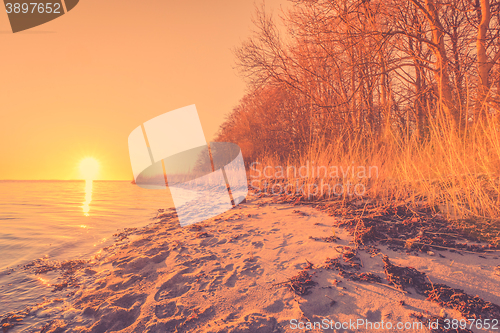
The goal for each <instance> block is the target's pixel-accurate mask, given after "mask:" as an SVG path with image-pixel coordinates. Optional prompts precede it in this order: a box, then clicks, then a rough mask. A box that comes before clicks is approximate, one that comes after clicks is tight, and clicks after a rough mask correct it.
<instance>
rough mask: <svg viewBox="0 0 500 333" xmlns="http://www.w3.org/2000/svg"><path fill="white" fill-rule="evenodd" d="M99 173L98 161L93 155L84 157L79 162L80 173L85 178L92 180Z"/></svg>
mask: <svg viewBox="0 0 500 333" xmlns="http://www.w3.org/2000/svg"><path fill="white" fill-rule="evenodd" d="M98 173H99V162H98V161H97V160H96V159H95V158H93V157H86V158H84V159H83V160H82V161H81V162H80V175H81V177H82V178H83V179H85V180H94V179H95V178H96V177H97V174H98Z"/></svg>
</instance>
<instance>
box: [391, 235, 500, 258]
mask: <svg viewBox="0 0 500 333" xmlns="http://www.w3.org/2000/svg"><path fill="white" fill-rule="evenodd" d="M383 240H388V241H399V242H404V243H406V241H407V240H406V239H400V238H391V237H389V238H386V239H383ZM412 244H417V245H426V246H430V247H436V248H439V249H445V250H453V251H460V252H465V253H471V254H485V255H490V256H493V255H495V254H493V253H484V252H499V251H500V250H483V251H484V252H474V251H467V250H462V249H459V248H456V247H448V246H441V245H434V244H427V243H421V242H413V241H412Z"/></svg>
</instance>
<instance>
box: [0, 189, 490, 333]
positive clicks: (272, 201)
mask: <svg viewBox="0 0 500 333" xmlns="http://www.w3.org/2000/svg"><path fill="white" fill-rule="evenodd" d="M314 206H316V205H311V204H307V205H301V204H300V202H299V201H294V202H292V203H286V202H283V200H281V201H280V200H279V199H278V198H276V197H274V198H273V197H266V196H262V195H261V196H252V195H250V196H249V197H248V198H247V201H246V202H245V203H242V204H241V205H239V206H238V207H236V208H235V209H232V210H230V211H228V212H226V213H224V214H222V215H220V216H218V217H216V218H212V219H209V220H207V221H205V222H203V223H199V224H195V225H191V226H188V227H184V228H182V227H180V226H179V224H178V221H177V219H176V218H175V213H173V212H172V211H170V210H167V212H166V213H163V214H162V215H160V216H159V218H158V219H156V220H155V222H153V223H151V224H149V225H148V226H146V227H143V228H140V229H124V230H123V231H122V232H121V233H118V234H116V235H115V237H116V242H115V244H113V245H112V246H110V247H108V248H105V249H103V250H102V251H100V253H98V254H97V255H96V256H94V257H93V258H92V259H90V260H89V261H87V262H81V263H80V264H79V265H78V264H66V266H64V265H60V266H59V267H57V268H56V269H55V270H59V271H60V272H61V274H62V276H64V275H65V276H66V278H67V281H64V279H63V281H62V282H61V284H60V285H59V288H61V290H65V291H67V292H68V294H67V297H65V298H64V297H63V298H59V299H56V300H47V301H46V302H45V303H43V304H39V305H37V306H36V307H33V308H32V309H31V310H30V311H29V313H26V315H25V316H24V317H22V316H21V317H20V318H21V319H22V320H19V321H7V322H5V323H8V324H12V326H11V327H10V329H9V330H8V331H9V332H25V331H26V332H28V331H30V330H34V329H39V331H42V332H63V331H64V332H107V331H119V332H296V331H301V330H306V329H308V328H311V330H310V331H312V332H316V331H317V332H323V331H326V332H333V331H339V332H343V331H345V332H351V331H352V332H354V331H356V332H369V331H373V330H374V329H373V327H370V326H366V325H368V324H370V323H371V325H373V324H375V325H377V323H378V325H381V324H380V323H381V322H382V321H383V322H384V323H385V325H387V323H388V322H390V323H391V325H398V324H403V325H406V324H408V325H413V326H412V328H411V329H406V330H405V331H409V332H411V331H415V332H430V331H431V329H429V323H430V322H432V321H434V320H435V318H441V319H442V320H444V319H446V318H447V319H450V320H452V319H457V320H460V319H463V317H462V314H461V313H460V312H459V311H457V310H456V309H451V308H448V307H446V306H443V305H440V304H439V303H437V302H431V301H429V300H426V297H425V296H424V295H420V294H418V293H416V292H415V290H414V289H413V288H411V286H410V287H405V288H399V287H397V286H395V285H394V284H389V283H388V281H387V277H386V274H385V271H384V269H387V266H384V261H383V256H388V258H390V261H391V263H392V264H395V265H397V266H401V267H412V268H415V269H416V270H417V271H418V272H422V273H425V274H426V276H427V277H428V279H429V280H430V281H432V283H433V284H435V285H441V284H442V285H449V286H450V287H452V288H457V289H461V290H463V291H464V293H465V294H468V295H472V296H475V295H478V297H479V298H481V299H484V300H485V301H489V302H492V303H493V304H500V290H498V283H499V282H500V276H499V275H497V273H498V272H497V271H496V270H495V268H496V266H497V265H498V256H496V255H495V253H493V252H492V253H489V254H488V255H484V254H481V253H477V254H473V253H460V251H455V252H450V251H439V252H438V251H436V250H434V249H433V250H432V251H427V252H422V253H420V254H419V253H415V252H408V251H404V250H401V249H399V250H398V249H392V250H391V249H389V247H388V246H387V245H381V246H376V248H377V249H378V250H379V251H380V252H378V253H376V252H374V251H371V250H370V249H371V248H368V247H367V248H364V249H363V248H362V247H360V248H359V249H358V247H359V246H358V245H356V244H355V243H354V244H353V239H355V238H356V235H354V237H353V235H352V234H351V233H349V232H348V230H347V229H348V228H339V227H338V226H337V225H338V224H339V222H341V221H343V220H345V218H341V217H338V216H331V214H328V213H327V212H325V211H321V210H320V209H317V207H314ZM351 250H352V251H355V252H353V253H355V254H354V255H346V253H349V251H351ZM367 250H368V251H367ZM407 252H408V253H407ZM327 258H330V261H328V259H327ZM336 258H337V259H338V260H342V259H343V260H344V261H338V262H339V263H340V262H342V263H343V264H342V265H344V266H342V267H344V268H345V269H346V272H347V273H345V272H344V273H343V274H342V272H340V271H339V270H336V269H334V268H332V265H328V262H330V263H331V262H332V260H331V259H333V260H335V259H336ZM346 258H348V259H346ZM353 264H356V265H358V266H359V270H352V271H350V270H349V269H350V268H349V267H347V268H346V266H345V265H347V266H353ZM350 272H353V273H350ZM339 273H341V274H339ZM362 273H365V274H367V273H370V274H373V276H374V277H375V280H377V279H378V278H376V277H377V276H378V277H379V278H380V280H379V281H380V282H376V283H373V282H375V281H372V282H367V281H364V280H363V279H365V278H366V277H367V276H368V275H359V274H362ZM349 274H353V275H349ZM342 275H343V276H342ZM359 276H361V277H362V279H361V281H355V280H356V277H359ZM72 279H73V280H72ZM366 279H367V280H370V279H369V278H366ZM68 281H69V283H66V285H65V282H68ZM71 281H77V282H74V284H71ZM51 287H52V288H56V287H57V286H51ZM419 315H421V316H420V317H419ZM14 319H15V318H14ZM489 319H495V318H489ZM496 319H497V320H498V319H500V318H496ZM361 321H362V322H361ZM353 322H355V323H356V325H355V326H353ZM5 323H3V324H5ZM314 323H319V326H316V328H315V327H314ZM339 323H340V324H339ZM345 323H349V325H348V327H343V326H342V324H345ZM418 323H421V324H422V323H425V324H422V325H423V326H422V328H421V329H418V328H419V326H415V325H418ZM442 323H444V322H442ZM358 324H361V325H358ZM308 325H309V326H308ZM311 325H313V326H311ZM320 325H323V326H320ZM335 325H337V327H336V326H335ZM338 325H340V326H338ZM327 326H328V327H327ZM353 327H355V328H354V329H353ZM5 328H6V326H4V330H5ZM384 331H393V330H392V329H388V327H387V326H382V327H380V326H379V328H378V329H377V332H384ZM471 331H473V332H481V331H484V330H478V329H476V328H475V327H472V330H471ZM464 332H465V331H464Z"/></svg>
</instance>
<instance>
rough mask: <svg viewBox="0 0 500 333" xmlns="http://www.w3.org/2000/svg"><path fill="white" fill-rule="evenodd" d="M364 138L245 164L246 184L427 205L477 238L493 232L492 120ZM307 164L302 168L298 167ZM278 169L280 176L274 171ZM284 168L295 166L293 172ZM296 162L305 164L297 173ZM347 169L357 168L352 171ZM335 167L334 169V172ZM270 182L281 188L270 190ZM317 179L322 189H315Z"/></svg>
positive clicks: (495, 169)
mask: <svg viewBox="0 0 500 333" xmlns="http://www.w3.org/2000/svg"><path fill="white" fill-rule="evenodd" d="M366 142H367V140H365V141H364V142H363V143H361V140H360V141H359V142H351V143H349V144H348V149H344V148H345V147H346V142H343V141H342V139H339V140H338V141H337V142H334V143H330V144H328V145H326V144H324V143H323V142H322V141H321V140H317V141H316V142H314V143H313V144H312V145H311V147H310V149H309V151H308V152H305V153H302V154H300V155H299V157H297V158H294V159H289V160H288V161H286V162H282V161H279V160H278V159H277V158H275V157H264V158H262V159H260V160H259V163H260V164H254V165H253V167H251V169H250V181H251V182H252V183H251V185H252V186H253V187H254V188H257V187H258V188H260V189H261V190H262V189H264V190H267V191H268V192H269V191H271V192H274V193H282V192H283V190H282V189H283V188H286V190H287V191H289V192H290V191H291V192H294V193H296V192H299V193H301V194H302V195H305V196H306V197H307V199H308V200H322V199H328V200H343V201H346V202H350V201H351V200H352V199H370V202H376V203H377V204H380V205H385V204H388V203H390V202H392V203H394V202H405V203H406V204H407V205H408V206H410V207H411V206H418V205H421V204H422V203H426V204H429V205H431V206H432V207H434V208H435V210H436V212H439V213H441V214H442V215H445V216H446V217H448V218H449V219H451V220H453V221H455V222H456V223H458V224H460V225H461V226H462V227H463V228H465V229H469V230H470V231H471V232H472V233H476V234H477V235H478V236H482V237H486V238H490V237H498V236H499V235H498V232H499V231H500V230H499V229H500V228H499V227H500V177H499V176H500V122H499V119H498V118H493V117H489V118H488V119H485V120H484V121H482V122H478V123H476V124H472V123H470V125H469V126H468V127H467V128H463V129H455V128H452V126H451V125H450V123H449V122H447V121H445V120H443V119H439V118H435V119H434V122H433V123H431V127H430V129H429V135H428V139H427V140H425V141H422V140H417V139H414V138H412V137H410V138H408V137H406V138H401V137H397V136H395V135H394V134H393V133H388V135H386V137H385V138H384V139H383V140H379V141H375V140H372V141H368V142H369V143H368V144H367V143H366ZM308 163H309V170H307V169H306V167H305V166H306V165H307V164H308ZM266 166H270V167H272V168H269V167H268V169H267V170H266V171H267V173H266V174H265V175H264V168H265V167H266ZM280 166H281V167H282V168H283V169H284V171H283V173H280V172H279V170H280ZM287 166H289V168H288V169H287ZM291 166H295V170H297V171H295V173H294V169H293V168H292V167H291ZM300 166H304V167H303V168H302V169H301V171H302V173H300V174H299V173H298V169H299V167H300ZM318 166H320V167H326V168H327V170H329V173H328V174H327V175H326V174H325V173H324V170H325V169H324V168H322V169H318ZM352 166H354V167H355V170H356V172H354V174H353V173H352ZM335 167H337V168H338V169H339V172H338V177H337V174H335ZM340 167H342V168H343V171H344V172H345V171H346V169H347V167H350V168H349V169H348V170H349V172H347V173H345V174H343V173H342V172H341V169H340ZM359 167H363V168H364V170H365V174H363V173H360V172H358V171H359V170H362V169H359ZM370 167H372V169H371V171H372V174H371V177H369V172H368V171H369V170H370ZM374 167H376V168H374ZM375 170H378V174H377V173H376V172H375ZM287 171H288V172H287ZM318 171H319V173H320V175H318ZM330 171H333V173H332V172H330ZM330 176H333V177H330ZM277 183H279V184H281V187H280V186H278V185H274V187H273V188H270V187H269V184H277ZM266 184H268V186H267V188H266ZM322 184H323V191H320V190H319V188H320V187H322V186H321V185H322ZM325 184H329V185H330V188H331V187H333V186H335V185H336V184H342V185H343V186H344V189H347V190H349V184H351V186H350V188H351V192H354V191H352V189H353V185H352V184H362V185H363V187H364V189H365V191H363V192H364V193H363V195H358V194H360V192H362V191H361V190H360V189H361V188H362V187H361V185H359V187H358V191H356V192H354V193H346V192H347V191H345V190H344V191H343V193H342V194H341V191H340V187H339V186H338V185H337V191H331V190H329V188H328V186H326V185H325ZM303 185H304V186H303ZM316 186H318V190H316Z"/></svg>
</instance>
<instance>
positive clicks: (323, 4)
mask: <svg viewBox="0 0 500 333" xmlns="http://www.w3.org/2000/svg"><path fill="white" fill-rule="evenodd" d="M269 3H270V2H262V3H256V4H255V5H254V8H253V16H252V17H253V23H252V31H253V32H252V34H251V35H250V36H248V37H245V38H241V39H240V41H239V42H238V43H236V42H235V43H233V44H232V49H231V57H230V60H229V57H228V60H227V61H226V60H224V61H226V62H227V64H226V65H227V66H233V67H234V70H235V71H236V73H237V74H238V75H239V78H240V79H242V80H243V81H244V82H245V87H244V94H243V95H240V96H239V98H240V99H239V102H235V104H233V105H232V110H227V112H226V113H225V118H224V119H220V121H219V123H217V129H216V130H215V131H214V135H213V140H211V141H214V142H229V143H234V144H237V145H238V146H239V148H240V149H241V155H242V157H243V160H244V165H245V171H246V179H247V183H248V195H247V196H246V198H245V199H244V200H243V201H242V202H241V203H239V204H237V202H236V201H235V198H233V197H231V200H232V204H233V206H234V207H233V208H232V209H229V210H227V211H226V212H224V213H222V214H219V215H217V216H212V217H210V218H207V219H205V220H203V221H200V222H198V223H194V224H190V225H187V226H181V224H180V222H179V221H180V215H181V213H180V211H179V217H178V215H177V213H178V211H176V209H175V205H174V203H173V201H171V202H168V203H165V204H162V203H161V202H156V201H155V202H154V204H155V205H154V207H152V205H151V202H150V201H149V202H150V203H149V204H148V205H149V206H148V207H147V209H146V210H145V211H144V218H143V223H137V214H135V215H134V225H127V224H126V223H123V224H120V225H115V224H111V222H103V225H104V224H106V223H110V224H109V225H112V226H113V229H114V230H116V233H114V235H113V236H111V235H109V236H108V237H107V239H105V240H102V241H101V242H98V243H97V246H96V245H94V246H95V249H93V251H86V252H85V253H84V255H80V256H76V255H74V256H66V257H64V256H59V257H57V256H55V257H54V256H52V257H51V256H45V257H43V256H42V257H40V258H37V259H36V258H30V260H24V261H21V259H19V260H20V261H19V262H16V264H17V265H12V266H11V267H8V268H5V269H3V270H1V271H0V284H2V283H1V281H2V280H1V279H2V277H3V278H7V277H8V276H17V275H16V274H20V272H22V273H23V274H26V276H30V277H31V278H36V279H38V280H39V281H42V282H43V281H45V282H44V283H43V288H44V289H43V290H45V294H44V297H43V298H36V297H35V298H34V300H33V302H30V303H27V304H23V306H22V308H21V307H14V306H13V304H10V303H9V302H3V301H2V302H1V304H2V307H5V308H6V310H5V312H3V315H2V317H0V326H1V327H2V329H3V332H5V333H6V332H42V333H59V332H75V333H76V332H89V333H103V332H122V333H126V332H130V333H132V332H149V333H155V332H158V333H159V332H162V333H163V332H213V333H216V332H226V333H237V332H238V333H243V332H248V333H264V332H269V333H274V332H304V331H307V332H476V333H477V332H500V63H499V61H500V38H499V37H500V0H345V1H340V0H314V1H311V0H290V1H285V3H286V4H285V5H283V6H281V7H279V8H274V10H270V9H269V8H268V7H267V6H269ZM75 11H76V9H75ZM227 30H230V28H228V29H227ZM197 52H198V51H197ZM201 53H203V52H201ZM179 63H180V62H179ZM186 66H187V65H186ZM207 66H208V65H207ZM186 68H187V67H186ZM203 68H205V67H203ZM207 68H208V67H207ZM205 69H206V68H205ZM195 70H196V69H195ZM207 70H208V69H207ZM169 73H170V72H169ZM138 81H140V80H137V81H135V83H134V84H135V85H137V82H138ZM140 82H142V81H140ZM192 82H194V80H192ZM207 82H208V81H207ZM210 82H211V81H210ZM162 94H163V92H162ZM144 96H146V97H144V100H149V95H144ZM241 96H243V97H241ZM120 98H124V99H125V98H127V96H122V97H120ZM130 98H132V97H130ZM162 98H164V97H163V95H162ZM172 98H173V97H172ZM190 104H192V103H190ZM185 105H188V104H187V103H186V104H185ZM172 109H174V108H173V107H172ZM199 109H200V110H201V109H202V107H199ZM130 112H132V111H130ZM141 117H142V118H141ZM141 117H138V118H134V122H133V124H135V125H133V126H132V125H130V126H128V127H127V130H130V131H131V130H132V128H134V126H137V124H140V123H141V122H143V121H144V120H145V119H147V117H144V116H141ZM125 118H126V117H124V119H125ZM151 118H152V117H151ZM209 118H211V115H209V114H203V113H201V112H200V119H201V120H202V123H203V124H205V122H207V123H208V121H207V120H206V119H209ZM139 119H140V121H139ZM131 124H132V122H131ZM144 128H145V127H144V126H143V127H142V130H143V131H144V133H146V129H144ZM141 133H142V132H141ZM141 135H142V134H141ZM124 142H125V141H124ZM149 145H150V143H149V142H148V143H147V147H148V148H149V149H150V150H149V154H150V156H151V161H152V160H153V157H152V156H153V155H152V153H151V147H150V146H149ZM213 145H214V144H211V147H212V148H211V149H212V150H210V154H213V152H214V151H215V150H214V149H213V147H214V146H213ZM145 147H146V144H145ZM207 154H208V153H207ZM207 156H209V159H208V161H210V158H212V155H207ZM148 158H149V157H148ZM125 159H126V158H125ZM212 159H213V158H212ZM102 160H103V161H104V159H102ZM99 162H100V161H97V160H93V159H90V160H88V159H87V160H84V161H83V162H82V164H81V165H80V167H81V169H82V171H81V173H82V175H83V176H84V177H83V179H85V181H86V182H85V186H86V192H85V193H86V195H87V197H86V198H87V199H86V201H85V202H86V204H85V203H84V205H83V207H84V213H85V214H87V215H86V216H92V214H93V210H92V209H93V208H92V207H93V206H92V205H94V204H95V205H98V204H99V202H100V201H97V203H96V202H95V199H94V201H92V193H94V195H99V194H98V193H100V192H99V188H100V187H95V186H96V185H94V192H92V189H93V187H92V186H93V185H92V181H93V180H95V179H96V177H97V175H98V170H99V165H100V164H99ZM212 162H213V161H212ZM102 164H103V165H105V163H104V162H103V163H102ZM127 167H128V165H127ZM215 169H217V168H215ZM219 169H220V168H219ZM127 172H128V174H130V170H128V169H127ZM214 172H215V171H214ZM90 174H91V176H89V175H90ZM163 175H166V173H165V166H163V174H161V172H160V180H161V181H162V182H164V181H165V179H164V178H163ZM165 177H166V176H165ZM221 177H222V176H221ZM223 177H224V178H222V179H226V182H227V176H226V174H225V173H224V174H223ZM166 178H168V177H166ZM130 180H131V179H129V180H128V182H127V183H126V186H129V187H130V188H132V187H134V188H136V187H138V185H136V184H135V183H133V184H132V183H129V182H130ZM82 184H83V183H82ZM167 184H168V179H167ZM82 186H83V185H82ZM120 186H122V188H121V189H120V190H116V191H115V192H113V193H121V195H124V194H123V193H125V192H126V191H125V190H124V189H125V185H120ZM143 190H144V191H155V190H145V189H143ZM224 190H225V189H224ZM158 191H159V190H158ZM89 193H90V194H89ZM96 193H97V194H96ZM110 193H111V192H110ZM127 193H128V192H127ZM134 193H135V192H134ZM137 193H139V192H137ZM141 193H146V192H141ZM147 193H149V194H148V200H149V199H150V198H153V197H154V196H155V195H154V194H151V192H147ZM162 193H163V194H162V195H167V194H168V193H170V192H168V191H164V192H162ZM172 193H173V192H172ZM229 193H231V192H229ZM89 195H90V199H89V197H88V196H89ZM114 195H116V196H117V197H118V194H114ZM145 196H146V194H134V195H133V196H132V194H131V195H130V196H128V199H126V200H129V201H127V206H130V205H133V204H134V202H137V201H138V200H139V199H137V198H144V197H145ZM174 199H175V198H174ZM123 200H125V199H123ZM174 201H175V200H174ZM93 202H94V203H93ZM235 203H236V204H235ZM213 205H214V206H215V205H216V203H215V202H214V203H213ZM130 207H132V206H130ZM130 207H128V209H131V208H130ZM134 207H136V206H134ZM137 207H139V206H137ZM137 207H136V208H137ZM141 207H142V206H141ZM136 208H134V210H132V209H131V210H130V212H131V213H130V214H133V212H137V209H139V208H137V209H136ZM116 210H117V211H118V210H122V211H125V210H126V208H124V207H116ZM202 213H203V212H202ZM94 214H95V213H94ZM109 216H111V215H109ZM111 219H115V220H117V219H119V220H120V222H121V221H127V216H123V215H120V216H114V215H113V217H110V220H111ZM115 220H113V221H115ZM6 238H7V237H6ZM99 238H102V235H101V236H99ZM82 253H83V252H82ZM37 255H38V252H37ZM33 259H35V260H33ZM8 283H10V282H6V283H5V284H4V285H3V286H1V287H3V289H0V297H2V294H4V296H5V297H6V296H8V294H9V291H8V289H9V288H11V287H9V284H8ZM1 313H2V312H0V314H1Z"/></svg>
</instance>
